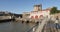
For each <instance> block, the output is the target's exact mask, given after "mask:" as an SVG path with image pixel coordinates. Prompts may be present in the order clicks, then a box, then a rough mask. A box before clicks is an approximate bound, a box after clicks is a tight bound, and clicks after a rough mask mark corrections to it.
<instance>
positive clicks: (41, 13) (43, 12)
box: [29, 11, 50, 18]
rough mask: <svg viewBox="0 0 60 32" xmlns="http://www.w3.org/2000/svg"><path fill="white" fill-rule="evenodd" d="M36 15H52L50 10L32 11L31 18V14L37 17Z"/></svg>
mask: <svg viewBox="0 0 60 32" xmlns="http://www.w3.org/2000/svg"><path fill="white" fill-rule="evenodd" d="M36 15H37V16H38V18H39V16H40V15H43V16H44V17H46V16H50V11H37V12H31V13H30V16H29V18H31V16H34V18H35V16H36Z"/></svg>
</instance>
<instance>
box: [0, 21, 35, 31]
mask: <svg viewBox="0 0 60 32" xmlns="http://www.w3.org/2000/svg"><path fill="white" fill-rule="evenodd" d="M34 25H35V24H34V23H22V22H12V21H11V22H5V23H0V32H27V31H28V30H29V29H30V28H32V27H33V26H34Z"/></svg>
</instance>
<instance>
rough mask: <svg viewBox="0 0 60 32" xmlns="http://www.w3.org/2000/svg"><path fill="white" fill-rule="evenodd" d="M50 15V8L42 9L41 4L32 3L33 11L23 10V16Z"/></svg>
mask: <svg viewBox="0 0 60 32" xmlns="http://www.w3.org/2000/svg"><path fill="white" fill-rule="evenodd" d="M49 15H50V9H45V10H42V5H34V8H33V11H31V12H24V13H23V18H32V19H39V18H41V17H47V16H49Z"/></svg>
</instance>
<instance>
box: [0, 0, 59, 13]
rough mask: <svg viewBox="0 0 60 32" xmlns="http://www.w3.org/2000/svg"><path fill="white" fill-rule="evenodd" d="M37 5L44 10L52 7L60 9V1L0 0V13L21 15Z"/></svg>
mask: <svg viewBox="0 0 60 32" xmlns="http://www.w3.org/2000/svg"><path fill="white" fill-rule="evenodd" d="M35 4H42V7H43V9H46V8H48V7H52V6H56V7H58V9H60V0H0V11H8V12H12V13H17V14H20V13H23V12H29V11H32V10H33V5H35Z"/></svg>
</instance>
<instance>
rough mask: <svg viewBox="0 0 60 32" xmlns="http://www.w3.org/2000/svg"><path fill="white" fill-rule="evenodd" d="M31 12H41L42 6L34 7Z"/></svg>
mask: <svg viewBox="0 0 60 32" xmlns="http://www.w3.org/2000/svg"><path fill="white" fill-rule="evenodd" d="M33 11H42V5H41V4H40V5H34V9H33Z"/></svg>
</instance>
